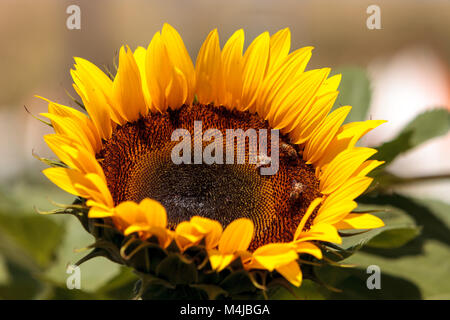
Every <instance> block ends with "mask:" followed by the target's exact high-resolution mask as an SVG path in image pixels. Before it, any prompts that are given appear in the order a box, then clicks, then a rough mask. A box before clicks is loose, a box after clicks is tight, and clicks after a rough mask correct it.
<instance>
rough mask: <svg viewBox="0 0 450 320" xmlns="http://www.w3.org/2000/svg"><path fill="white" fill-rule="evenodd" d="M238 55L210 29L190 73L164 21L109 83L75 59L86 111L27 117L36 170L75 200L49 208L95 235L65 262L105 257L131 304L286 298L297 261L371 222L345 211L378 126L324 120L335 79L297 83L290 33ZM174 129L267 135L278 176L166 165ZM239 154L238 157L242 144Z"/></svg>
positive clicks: (228, 167) (305, 54) (238, 48)
mask: <svg viewBox="0 0 450 320" xmlns="http://www.w3.org/2000/svg"><path fill="white" fill-rule="evenodd" d="M243 48H244V32H243V30H238V31H236V32H235V33H234V34H233V35H232V36H231V37H230V38H229V40H228V41H227V42H226V44H225V45H224V47H223V48H222V49H221V48H220V44H219V36H218V32H217V30H213V31H211V32H210V33H209V35H208V37H207V38H206V40H205V42H204V43H203V45H202V47H201V49H200V51H199V54H198V56H197V60H196V63H195V66H194V64H193V63H192V61H191V59H190V57H189V54H188V52H187V50H186V48H185V46H184V43H183V41H182V39H181V37H180V35H179V34H178V32H177V31H176V30H175V29H174V28H173V27H171V26H170V25H168V24H164V26H163V28H162V30H161V32H157V33H156V34H155V35H154V36H153V38H152V40H151V42H150V44H149V46H148V47H147V49H145V48H143V47H138V48H137V49H136V50H135V51H134V52H133V51H132V50H130V48H129V47H122V48H121V49H120V52H119V63H118V68H117V73H116V75H115V76H113V75H112V74H109V76H108V75H107V73H104V72H103V71H101V70H100V69H99V68H98V67H96V66H95V65H94V64H92V63H90V62H88V61H87V60H84V59H81V58H75V66H74V69H73V70H71V75H72V78H73V81H74V84H73V87H74V89H75V91H76V92H77V93H78V95H79V96H80V97H81V100H82V103H80V105H81V106H82V107H83V109H84V110H85V111H86V112H81V111H78V110H76V109H74V108H71V107H67V106H63V105H61V104H58V103H56V102H52V101H49V100H46V101H48V103H49V105H48V113H43V114H41V115H42V116H44V117H46V118H48V119H49V120H50V124H51V126H52V127H53V129H54V131H55V133H54V134H49V135H46V136H45V137H44V139H45V141H46V143H47V144H48V146H49V147H50V148H51V150H52V151H53V152H54V153H55V154H56V156H57V157H58V158H59V160H60V161H59V162H58V163H53V166H52V167H51V168H48V169H45V170H43V173H44V175H45V176H46V177H47V178H48V179H50V180H51V181H52V182H53V183H55V184H56V185H57V186H58V187H60V188H61V189H63V190H65V191H66V192H68V193H71V194H73V195H75V196H77V197H78V198H77V200H76V201H75V202H74V203H73V204H72V205H68V206H67V207H65V208H64V209H63V210H62V212H65V213H72V214H74V215H76V216H77V217H78V218H79V219H80V221H81V222H82V224H83V226H84V227H85V228H86V230H87V231H88V232H90V233H91V234H92V235H94V236H95V238H96V242H95V243H94V244H93V245H92V248H93V251H92V252H91V253H90V254H88V255H87V257H86V258H85V259H82V260H81V261H80V262H79V263H81V262H83V261H85V260H87V259H89V258H92V257H95V256H105V257H108V258H109V259H111V260H112V261H115V262H117V263H120V264H123V265H126V266H130V267H132V268H133V269H134V270H135V272H136V274H138V275H139V276H140V278H141V280H140V282H139V286H137V289H136V290H137V297H140V298H158V297H166V298H167V297H169V298H171V297H183V295H185V296H187V297H190V298H192V297H199V298H205V297H206V298H218V297H230V298H235V297H249V296H250V297H251V296H257V295H258V294H259V293H261V294H263V295H264V294H266V292H267V290H268V288H270V287H271V286H277V285H287V284H289V283H290V284H292V285H294V286H300V285H301V283H302V278H303V273H305V270H307V268H308V262H311V261H313V260H314V261H321V260H322V258H323V254H324V252H323V251H324V250H326V246H327V245H328V244H333V243H334V244H340V243H341V242H342V238H341V234H340V231H341V230H347V229H372V228H378V227H381V226H383V225H384V224H383V222H382V221H381V220H380V219H379V218H377V217H375V216H373V215H371V214H369V213H356V212H352V211H353V210H354V209H355V208H356V207H357V204H356V202H355V201H354V200H355V198H357V197H358V196H359V195H361V194H362V193H363V192H364V191H365V190H366V189H367V188H368V187H369V185H370V184H371V183H372V180H373V179H372V178H370V177H368V176H367V175H368V173H370V172H371V171H372V170H373V169H375V168H376V167H378V166H380V165H381V164H382V162H381V161H377V160H372V159H369V158H371V157H372V156H373V155H374V154H375V153H376V150H375V149H371V148H365V147H357V146H356V143H357V141H358V140H359V139H360V138H361V137H362V136H363V135H364V134H366V133H367V132H368V131H370V130H372V129H374V128H376V127H377V126H379V125H380V124H382V123H384V122H385V121H381V120H368V121H362V122H354V123H348V124H344V125H343V122H344V120H345V118H346V116H347V114H348V113H349V112H350V109H351V107H350V106H344V107H340V108H337V109H336V110H334V111H332V112H331V109H332V106H333V105H334V102H335V100H336V98H337V96H338V91H337V89H338V86H339V82H340V79H341V76H340V75H335V76H331V77H329V73H330V69H329V68H323V69H317V70H309V71H305V69H306V65H307V63H308V61H309V59H310V57H311V51H312V49H313V48H312V47H305V48H301V49H298V50H296V51H294V52H290V32H289V29H284V30H281V31H279V32H277V33H275V34H274V35H272V36H270V35H269V34H268V33H267V32H265V33H263V34H261V35H259V36H258V37H257V38H256V39H255V40H254V41H253V42H252V43H251V44H250V45H249V46H248V48H247V50H245V53H243ZM196 121H201V123H202V128H201V129H200V132H198V130H196V129H195V122H196ZM180 128H181V129H184V130H185V131H186V132H188V133H190V134H191V135H192V136H194V138H195V137H196V136H203V135H204V133H205V131H206V130H209V129H216V130H219V132H221V133H222V134H223V135H224V136H226V135H227V130H228V129H241V130H243V131H244V130H250V129H255V130H276V131H277V132H279V133H280V135H279V138H278V139H279V141H278V142H279V146H280V150H279V159H278V168H277V169H278V170H277V172H276V173H274V174H272V175H262V174H261V167H263V166H264V164H262V165H261V163H257V164H253V163H245V162H244V163H242V162H238V163H228V162H227V163H226V164H223V163H222V164H209V163H205V162H201V163H192V164H186V163H181V164H180V163H177V164H176V163H174V161H173V159H172V157H171V155H172V152H173V149H174V146H175V145H176V142H175V141H173V137H172V134H173V132H174V131H175V130H177V129H180ZM244 139H245V138H244ZM271 139H273V137H272V138H271ZM244 144H245V140H244ZM244 150H245V158H247V159H248V158H249V154H250V150H251V147H250V146H247V147H245V149H244ZM269 151H270V150H269ZM272 151H273V150H272ZM272 153H273V152H272ZM302 270H303V272H302ZM305 274H307V272H306V273H305ZM162 292H164V293H162Z"/></svg>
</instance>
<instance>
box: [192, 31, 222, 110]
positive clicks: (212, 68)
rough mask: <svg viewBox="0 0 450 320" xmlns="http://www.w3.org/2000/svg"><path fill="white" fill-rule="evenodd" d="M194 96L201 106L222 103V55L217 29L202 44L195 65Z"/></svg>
mask: <svg viewBox="0 0 450 320" xmlns="http://www.w3.org/2000/svg"><path fill="white" fill-rule="evenodd" d="M195 74H196V90H195V92H196V94H197V98H198V101H199V102H200V103H202V104H209V103H212V102H213V103H215V102H217V101H222V100H223V98H221V96H222V95H224V94H225V92H224V83H223V71H222V54H221V52H220V44H219V35H218V33H217V29H214V30H213V31H211V32H210V33H209V35H208V37H207V38H206V40H205V42H204V43H203V45H202V47H201V48H200V51H199V53H198V56H197V61H196V64H195Z"/></svg>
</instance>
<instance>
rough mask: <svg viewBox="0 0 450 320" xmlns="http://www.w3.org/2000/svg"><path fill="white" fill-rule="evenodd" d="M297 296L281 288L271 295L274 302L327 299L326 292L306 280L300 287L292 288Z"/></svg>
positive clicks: (314, 283)
mask: <svg viewBox="0 0 450 320" xmlns="http://www.w3.org/2000/svg"><path fill="white" fill-rule="evenodd" d="M291 289H292V291H293V292H294V293H295V295H296V296H297V297H295V296H293V295H292V293H291V292H289V291H288V290H287V289H285V288H283V287H280V288H278V289H277V290H276V291H275V292H273V293H272V294H271V295H270V299H273V300H295V299H298V300H324V299H325V298H326V293H327V292H326V290H325V289H324V288H323V287H321V286H320V285H319V284H317V283H316V282H314V281H312V280H308V279H305V280H303V281H302V285H301V286H300V287H298V288H297V287H294V286H291Z"/></svg>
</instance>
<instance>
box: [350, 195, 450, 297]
mask: <svg viewBox="0 0 450 320" xmlns="http://www.w3.org/2000/svg"><path fill="white" fill-rule="evenodd" d="M361 200H364V202H365V203H368V202H369V201H371V202H376V203H389V204H390V205H392V206H396V207H398V208H399V209H401V210H402V211H404V212H406V213H407V214H408V215H409V216H410V217H411V219H413V220H415V222H416V224H417V225H419V226H420V227H421V228H422V230H421V233H420V234H419V235H418V236H417V237H416V238H414V239H413V240H411V241H409V242H408V243H406V244H405V245H403V246H402V247H400V248H395V249H383V248H365V249H364V250H362V251H360V252H358V254H355V255H353V256H352V257H350V258H349V259H348V260H346V261H345V262H348V263H354V264H357V265H360V266H361V267H364V268H365V267H367V266H368V265H372V264H375V265H378V266H379V267H380V268H381V272H382V283H381V286H382V290H383V291H384V289H383V282H384V284H385V287H386V288H387V287H388V285H389V286H391V283H390V281H391V278H386V277H385V276H384V275H389V276H390V277H398V278H402V279H404V280H405V281H408V282H409V283H412V284H414V285H415V286H416V287H417V288H418V290H419V291H420V295H421V296H422V297H423V298H424V299H428V298H434V297H441V296H446V295H449V294H450V282H449V281H447V279H448V277H449V275H450V271H449V270H450V250H449V247H450V214H449V213H450V204H448V203H444V202H442V201H438V200H432V199H417V198H410V197H406V196H403V195H398V194H394V195H382V196H379V197H376V198H375V197H370V198H368V197H367V198H366V197H364V198H362V199H361ZM367 205H368V204H367ZM400 289H401V290H402V291H403V294H402V295H403V298H408V297H411V290H410V289H411V288H410V287H409V286H407V285H404V286H402V287H399V288H398V290H400ZM386 290H387V289H386ZM416 298H417V296H416Z"/></svg>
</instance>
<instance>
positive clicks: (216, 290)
mask: <svg viewBox="0 0 450 320" xmlns="http://www.w3.org/2000/svg"><path fill="white" fill-rule="evenodd" d="M191 287H193V288H196V289H200V290H203V291H205V292H206V294H207V295H208V298H209V299H210V300H215V299H217V297H219V296H227V292H226V291H225V290H223V289H222V288H221V287H219V286H215V285H212V284H191Z"/></svg>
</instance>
